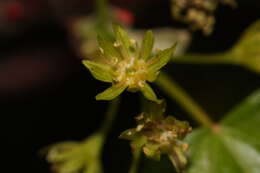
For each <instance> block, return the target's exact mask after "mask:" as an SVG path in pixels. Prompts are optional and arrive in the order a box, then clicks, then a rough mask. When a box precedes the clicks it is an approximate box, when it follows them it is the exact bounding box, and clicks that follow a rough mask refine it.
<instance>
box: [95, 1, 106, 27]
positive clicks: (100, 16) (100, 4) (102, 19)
mask: <svg viewBox="0 0 260 173" xmlns="http://www.w3.org/2000/svg"><path fill="white" fill-rule="evenodd" d="M95 3H96V4H95V5H96V13H97V20H98V24H99V25H104V24H105V23H106V22H107V17H108V0H95Z"/></svg>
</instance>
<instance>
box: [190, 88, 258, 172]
mask: <svg viewBox="0 0 260 173" xmlns="http://www.w3.org/2000/svg"><path fill="white" fill-rule="evenodd" d="M259 130H260V90H258V91H257V92H255V93H253V94H252V95H251V96H249V97H248V98H247V99H246V100H245V101H244V102H242V103H241V104H240V105H238V106H237V107H236V108H235V109H234V110H232V111H231V112H230V113H228V114H227V116H226V118H225V119H223V120H222V121H221V123H220V124H219V127H217V128H216V129H215V131H214V132H213V131H212V130H209V129H206V128H200V129H198V130H196V131H194V132H193V133H192V134H191V135H190V136H188V138H187V141H188V142H189V145H190V150H189V154H188V155H189V159H190V167H188V168H187V172H188V173H201V172H203V173H259V172H260V134H259Z"/></svg>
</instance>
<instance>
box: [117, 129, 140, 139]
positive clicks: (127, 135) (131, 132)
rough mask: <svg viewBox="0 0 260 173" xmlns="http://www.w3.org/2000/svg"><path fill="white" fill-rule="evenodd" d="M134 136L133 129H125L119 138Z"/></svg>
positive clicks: (131, 137) (134, 131)
mask: <svg viewBox="0 0 260 173" xmlns="http://www.w3.org/2000/svg"><path fill="white" fill-rule="evenodd" d="M135 137H136V130H135V129H128V130H125V131H123V132H122V133H121V134H120V136H119V138H121V139H128V140H133V139H134V138H135Z"/></svg>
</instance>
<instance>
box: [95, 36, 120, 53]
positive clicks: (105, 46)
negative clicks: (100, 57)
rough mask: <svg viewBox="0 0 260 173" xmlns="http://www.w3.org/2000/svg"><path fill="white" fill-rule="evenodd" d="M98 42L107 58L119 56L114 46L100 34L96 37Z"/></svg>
mask: <svg viewBox="0 0 260 173" xmlns="http://www.w3.org/2000/svg"><path fill="white" fill-rule="evenodd" d="M97 40H98V44H99V46H100V47H101V48H102V50H103V51H104V55H105V56H106V57H108V58H120V53H119V52H118V50H117V49H116V48H115V46H114V45H113V43H112V42H111V41H109V40H106V39H104V38H103V37H101V36H98V37H97Z"/></svg>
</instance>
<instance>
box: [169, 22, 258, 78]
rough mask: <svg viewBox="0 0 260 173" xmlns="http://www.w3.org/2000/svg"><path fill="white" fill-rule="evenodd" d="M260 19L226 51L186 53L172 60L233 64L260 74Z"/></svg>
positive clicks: (193, 62) (192, 62)
mask: <svg viewBox="0 0 260 173" xmlns="http://www.w3.org/2000/svg"><path fill="white" fill-rule="evenodd" d="M259 45H260V20H258V21H256V22H255V23H254V24H252V25H251V26H249V27H248V29H246V31H245V32H244V33H243V34H242V36H241V38H240V39H239V41H238V42H237V43H236V44H235V45H234V46H233V47H232V48H231V49H230V50H228V51H225V52H222V53H217V54H186V55H184V56H180V57H174V58H173V61H174V62H181V63H191V64H234V65H239V66H243V67H246V68H248V69H249V70H251V71H254V72H256V73H258V74H260V49H259Z"/></svg>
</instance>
